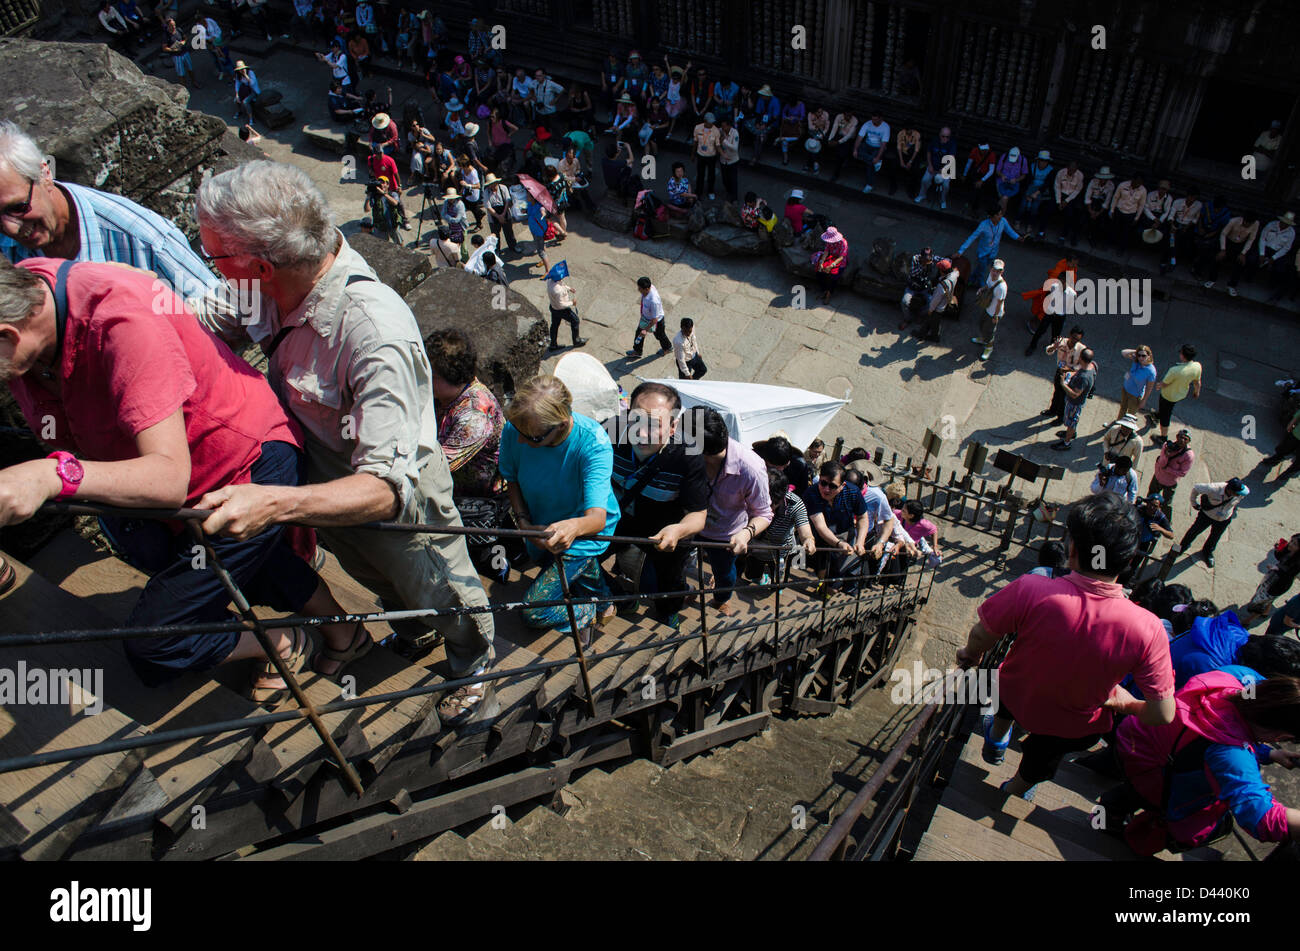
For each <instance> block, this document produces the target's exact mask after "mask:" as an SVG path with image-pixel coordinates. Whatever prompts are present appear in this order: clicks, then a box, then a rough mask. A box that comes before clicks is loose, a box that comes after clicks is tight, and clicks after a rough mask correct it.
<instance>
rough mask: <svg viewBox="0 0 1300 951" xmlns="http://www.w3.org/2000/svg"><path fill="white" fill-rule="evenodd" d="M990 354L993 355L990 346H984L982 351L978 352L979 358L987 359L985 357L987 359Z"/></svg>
mask: <svg viewBox="0 0 1300 951" xmlns="http://www.w3.org/2000/svg"><path fill="white" fill-rule="evenodd" d="M991 356H993V348H992V347H985V348H984V352H983V353H981V354H980V359H981V360H987V359H988V358H989V357H991Z"/></svg>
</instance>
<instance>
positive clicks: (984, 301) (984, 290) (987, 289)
mask: <svg viewBox="0 0 1300 951" xmlns="http://www.w3.org/2000/svg"><path fill="white" fill-rule="evenodd" d="M1005 283H1006V281H1004V280H1003V279H1002V278H998V280H997V283H996V284H993V285H992V286H989V285H988V284H985V285H984V286H983V287H981V288H980V289H979V293H977V294H976V295H975V303H977V304H979V306H980V310H982V311H984V313H986V314H987V313H988V310H989V305H991V304H992V303H993V290H994V288H996V287H997V286H998V284H1005Z"/></svg>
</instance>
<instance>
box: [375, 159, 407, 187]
mask: <svg viewBox="0 0 1300 951" xmlns="http://www.w3.org/2000/svg"><path fill="white" fill-rule="evenodd" d="M366 167H367V168H369V169H370V177H371V178H379V177H381V176H387V177H388V182H389V184H390V185H392V186H393V187H394V188H401V187H402V179H401V178H400V177H399V176H398V174H397V163H396V162H394V161H393V157H392V156H391V155H386V154H384V153H383V152H380V153H379V154H378V155H371V156H370V157H369V158H367V159H366Z"/></svg>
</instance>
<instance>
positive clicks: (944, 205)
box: [939, 201, 948, 208]
mask: <svg viewBox="0 0 1300 951" xmlns="http://www.w3.org/2000/svg"><path fill="white" fill-rule="evenodd" d="M939 207H940V208H947V207H948V203H947V202H946V201H941V202H939Z"/></svg>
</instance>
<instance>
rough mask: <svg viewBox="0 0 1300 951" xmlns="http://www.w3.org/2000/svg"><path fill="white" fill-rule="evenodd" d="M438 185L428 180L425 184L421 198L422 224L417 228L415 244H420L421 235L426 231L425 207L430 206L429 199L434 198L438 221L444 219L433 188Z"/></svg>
mask: <svg viewBox="0 0 1300 951" xmlns="http://www.w3.org/2000/svg"><path fill="white" fill-rule="evenodd" d="M436 187H437V186H436V185H432V184H430V183H428V182H425V184H424V197H423V198H422V199H421V200H420V226H419V227H418V228H416V229H415V246H416V247H417V248H418V247H419V246H420V235H421V234H423V233H424V209H426V208H428V207H429V199H430V198H433V216H434V218H436V219H437V220H438V221H442V212H440V211H439V210H438V199H437V198H436V197H435V196H434V194H433V190H434V188H436Z"/></svg>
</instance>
